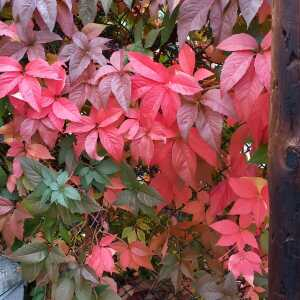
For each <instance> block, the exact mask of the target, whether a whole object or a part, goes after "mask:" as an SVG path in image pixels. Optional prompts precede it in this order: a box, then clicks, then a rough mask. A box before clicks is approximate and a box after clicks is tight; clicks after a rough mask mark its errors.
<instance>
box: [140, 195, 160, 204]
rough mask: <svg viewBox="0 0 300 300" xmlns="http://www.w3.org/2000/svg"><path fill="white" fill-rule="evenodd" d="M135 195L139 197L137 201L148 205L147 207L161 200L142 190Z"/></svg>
mask: <svg viewBox="0 0 300 300" xmlns="http://www.w3.org/2000/svg"><path fill="white" fill-rule="evenodd" d="M137 197H138V199H139V202H141V203H142V204H144V205H146V206H149V207H153V206H155V205H157V204H159V203H161V200H160V199H159V198H156V197H152V196H150V195H148V194H146V193H143V192H138V193H137Z"/></svg>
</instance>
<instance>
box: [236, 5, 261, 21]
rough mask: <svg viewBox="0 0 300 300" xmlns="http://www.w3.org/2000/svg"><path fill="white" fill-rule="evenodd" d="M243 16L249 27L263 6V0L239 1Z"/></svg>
mask: <svg viewBox="0 0 300 300" xmlns="http://www.w3.org/2000/svg"><path fill="white" fill-rule="evenodd" d="M239 3H240V9H241V13H242V16H243V17H244V19H245V21H246V23H247V25H248V27H249V25H250V23H251V21H252V20H253V19H254V17H255V16H256V14H257V12H258V10H259V8H260V7H261V5H262V4H263V0H239Z"/></svg>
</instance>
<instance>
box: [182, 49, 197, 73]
mask: <svg viewBox="0 0 300 300" xmlns="http://www.w3.org/2000/svg"><path fill="white" fill-rule="evenodd" d="M178 59H179V64H180V68H181V70H182V71H183V72H185V73H187V74H190V75H193V73H194V68H195V63H196V61H195V52H194V50H193V49H192V48H191V47H190V46H189V45H188V44H184V45H183V46H182V48H181V49H180V52H179V57H178Z"/></svg>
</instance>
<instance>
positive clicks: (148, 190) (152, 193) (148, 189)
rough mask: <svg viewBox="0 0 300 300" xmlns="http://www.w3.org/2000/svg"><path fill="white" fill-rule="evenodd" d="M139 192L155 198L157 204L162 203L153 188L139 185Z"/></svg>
mask: <svg viewBox="0 0 300 300" xmlns="http://www.w3.org/2000/svg"><path fill="white" fill-rule="evenodd" d="M139 191H140V192H142V193H145V194H147V195H149V196H151V197H153V198H156V199H157V201H159V202H163V199H162V197H161V195H160V194H159V193H158V192H157V191H156V190H155V189H154V188H153V187H151V186H149V185H147V184H140V187H139Z"/></svg>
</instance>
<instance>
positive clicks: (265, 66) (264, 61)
mask: <svg viewBox="0 0 300 300" xmlns="http://www.w3.org/2000/svg"><path fill="white" fill-rule="evenodd" d="M254 66H255V72H256V74H257V76H258V78H259V80H260V82H261V83H262V84H263V85H264V87H265V88H266V89H267V90H268V91H270V88H271V87H270V85H271V52H270V51H268V52H265V53H263V54H260V53H258V54H257V55H256V58H255V62H254Z"/></svg>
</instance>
